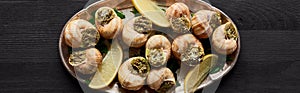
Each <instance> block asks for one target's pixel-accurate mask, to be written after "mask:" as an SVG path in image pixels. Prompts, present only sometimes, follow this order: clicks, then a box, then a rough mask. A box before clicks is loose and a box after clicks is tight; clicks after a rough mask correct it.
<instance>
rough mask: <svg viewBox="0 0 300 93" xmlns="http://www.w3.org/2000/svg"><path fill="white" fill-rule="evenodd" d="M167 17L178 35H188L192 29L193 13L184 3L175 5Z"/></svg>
mask: <svg viewBox="0 0 300 93" xmlns="http://www.w3.org/2000/svg"><path fill="white" fill-rule="evenodd" d="M166 16H167V18H168V19H169V22H170V23H171V27H172V28H173V30H174V32H176V33H187V32H189V30H190V28H191V21H190V20H191V13H190V10H189V8H188V7H187V5H185V4H184V3H174V4H172V5H171V6H170V7H169V8H168V9H167V10H166Z"/></svg>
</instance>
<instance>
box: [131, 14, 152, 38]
mask: <svg viewBox="0 0 300 93" xmlns="http://www.w3.org/2000/svg"><path fill="white" fill-rule="evenodd" d="M133 27H134V30H135V31H136V32H139V33H145V34H146V33H148V32H149V31H151V29H152V22H151V21H150V20H149V19H147V18H146V17H140V18H139V19H137V20H135V22H134V24H133Z"/></svg>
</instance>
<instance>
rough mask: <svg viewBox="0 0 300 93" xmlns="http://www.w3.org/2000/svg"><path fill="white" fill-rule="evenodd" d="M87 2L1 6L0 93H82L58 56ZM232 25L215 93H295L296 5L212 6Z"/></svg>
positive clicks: (230, 2) (291, 0)
mask: <svg viewBox="0 0 300 93" xmlns="http://www.w3.org/2000/svg"><path fill="white" fill-rule="evenodd" d="M87 1H88V0H52V1H48V0H1V1H0V93H12V92H18V93H23V92H25V93H27V92H28V93H36V92H46V93H61V92H66V93H81V92H82V90H81V88H80V86H79V84H78V83H77V81H76V80H75V79H74V78H73V77H72V76H71V75H70V74H69V73H68V72H67V70H66V69H65V68H64V67H63V64H62V62H61V59H60V56H59V52H58V39H59V35H60V33H61V30H62V28H63V26H64V24H65V23H66V22H67V21H68V19H69V18H70V17H72V16H73V15H74V14H75V13H76V12H78V11H79V10H81V9H82V8H83V6H84V5H85V4H86V2H87ZM211 3H212V5H214V6H216V7H217V8H219V9H221V10H222V11H224V12H225V13H226V14H227V15H229V16H230V17H231V18H232V19H233V21H234V22H235V23H236V24H237V26H238V28H239V32H240V34H241V52H240V56H239V59H238V62H237V64H236V65H235V67H234V68H233V69H232V71H230V73H228V74H227V75H226V76H225V77H224V78H223V80H222V82H221V84H220V87H219V88H218V90H217V92H218V93H300V54H299V53H300V41H299V40H300V1H299V0H211Z"/></svg>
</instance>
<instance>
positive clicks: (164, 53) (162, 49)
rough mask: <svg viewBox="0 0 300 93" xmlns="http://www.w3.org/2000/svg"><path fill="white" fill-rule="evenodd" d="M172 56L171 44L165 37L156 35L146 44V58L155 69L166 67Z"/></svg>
mask: <svg viewBox="0 0 300 93" xmlns="http://www.w3.org/2000/svg"><path fill="white" fill-rule="evenodd" d="M170 56H171V43H170V42H169V40H168V39H167V38H166V37H165V36H163V35H154V36H152V37H150V38H149V40H148V41H147V43H146V58H147V59H148V61H149V63H150V64H151V65H152V66H154V67H159V66H162V65H165V64H166V63H167V61H168V59H169V58H170Z"/></svg>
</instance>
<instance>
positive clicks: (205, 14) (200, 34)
mask: <svg viewBox="0 0 300 93" xmlns="http://www.w3.org/2000/svg"><path fill="white" fill-rule="evenodd" d="M220 25H221V15H220V13H218V12H215V11H210V10H200V11H198V12H197V13H195V14H194V16H193V18H192V32H193V34H194V35H195V36H196V37H197V38H208V37H210V36H211V34H212V32H213V30H214V29H216V28H217V27H218V26H220Z"/></svg>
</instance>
